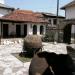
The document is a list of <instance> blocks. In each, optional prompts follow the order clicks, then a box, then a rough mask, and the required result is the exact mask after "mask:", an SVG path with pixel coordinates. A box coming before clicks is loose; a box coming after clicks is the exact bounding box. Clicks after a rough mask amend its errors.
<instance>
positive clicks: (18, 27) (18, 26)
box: [16, 25, 21, 37]
mask: <svg viewBox="0 0 75 75" xmlns="http://www.w3.org/2000/svg"><path fill="white" fill-rule="evenodd" d="M16 36H17V37H21V26H20V25H16Z"/></svg>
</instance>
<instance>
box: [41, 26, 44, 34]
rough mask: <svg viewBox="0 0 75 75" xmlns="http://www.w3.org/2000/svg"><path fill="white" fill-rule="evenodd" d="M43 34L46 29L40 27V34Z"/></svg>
mask: <svg viewBox="0 0 75 75" xmlns="http://www.w3.org/2000/svg"><path fill="white" fill-rule="evenodd" d="M43 32H44V27H43V26H40V34H43Z"/></svg>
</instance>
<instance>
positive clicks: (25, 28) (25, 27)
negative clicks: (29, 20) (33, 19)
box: [24, 24, 27, 37]
mask: <svg viewBox="0 0 75 75" xmlns="http://www.w3.org/2000/svg"><path fill="white" fill-rule="evenodd" d="M26 35H27V24H25V25H24V37H25V36H26Z"/></svg>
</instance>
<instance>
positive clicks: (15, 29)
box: [0, 0, 48, 38]
mask: <svg viewBox="0 0 75 75" xmlns="http://www.w3.org/2000/svg"><path fill="white" fill-rule="evenodd" d="M46 25H48V21H47V20H44V19H43V18H42V14H38V13H36V12H33V11H30V10H17V9H14V8H12V7H10V6H7V5H5V4H4V0H0V37H3V38H7V37H25V36H26V35H33V34H37V35H40V36H45V33H46Z"/></svg>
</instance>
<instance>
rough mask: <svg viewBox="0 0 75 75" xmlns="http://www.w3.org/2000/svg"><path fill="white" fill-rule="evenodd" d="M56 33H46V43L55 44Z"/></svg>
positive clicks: (44, 39)
mask: <svg viewBox="0 0 75 75" xmlns="http://www.w3.org/2000/svg"><path fill="white" fill-rule="evenodd" d="M54 36H55V32H54V31H49V32H47V33H46V36H45V37H44V38H43V41H44V42H53V41H54Z"/></svg>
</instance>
